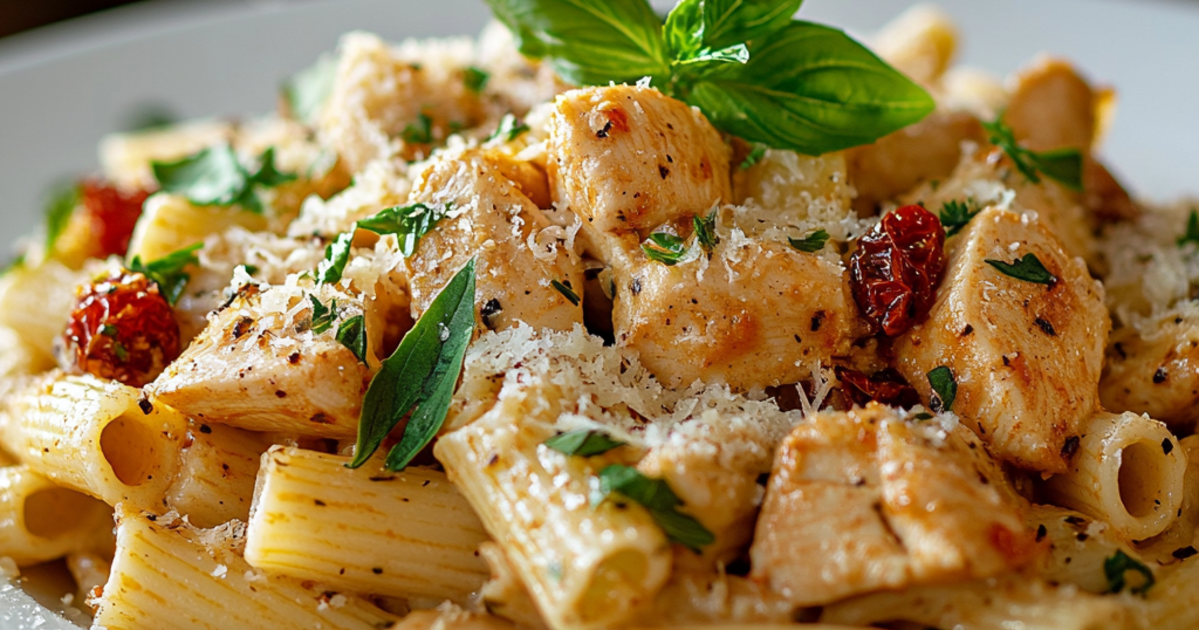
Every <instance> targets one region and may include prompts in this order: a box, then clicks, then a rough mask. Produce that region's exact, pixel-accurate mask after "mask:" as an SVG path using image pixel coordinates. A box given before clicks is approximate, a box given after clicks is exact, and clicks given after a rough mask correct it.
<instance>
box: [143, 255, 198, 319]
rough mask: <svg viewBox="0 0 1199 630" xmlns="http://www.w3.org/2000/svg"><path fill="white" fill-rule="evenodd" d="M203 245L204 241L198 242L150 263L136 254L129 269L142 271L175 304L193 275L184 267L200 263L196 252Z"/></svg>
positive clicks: (171, 303)
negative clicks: (143, 260)
mask: <svg viewBox="0 0 1199 630" xmlns="http://www.w3.org/2000/svg"><path fill="white" fill-rule="evenodd" d="M203 247H204V245H203V244H202V243H196V244H195V245H192V246H191V247H186V248H184V249H181V250H179V251H176V252H171V253H170V254H167V255H166V256H163V257H162V258H159V259H157V260H152V261H150V262H148V263H147V262H142V257H141V256H134V257H133V260H131V261H130V262H129V271H133V272H135V273H140V274H142V275H144V276H146V277H147V278H149V279H150V280H151V281H153V282H154V283H155V284H157V285H158V290H159V292H161V293H162V296H163V297H164V298H166V300H167V302H168V303H169V304H170V305H171V306H174V305H175V303H176V302H178V301H179V296H181V295H183V289H185V288H186V287H187V283H188V281H190V280H191V275H189V274H188V273H187V272H185V271H184V269H186V268H187V267H188V265H198V264H200V259H199V257H197V256H196V252H198V251H200V249H201V248H203Z"/></svg>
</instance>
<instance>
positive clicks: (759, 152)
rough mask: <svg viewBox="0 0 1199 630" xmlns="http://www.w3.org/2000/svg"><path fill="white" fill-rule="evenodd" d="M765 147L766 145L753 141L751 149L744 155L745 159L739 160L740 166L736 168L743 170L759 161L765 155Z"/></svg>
mask: <svg viewBox="0 0 1199 630" xmlns="http://www.w3.org/2000/svg"><path fill="white" fill-rule="evenodd" d="M766 149H767V147H766V145H764V144H761V143H755V144H754V148H753V150H752V151H750V152H749V155H747V156H745V159H744V160H742V161H741V166H740V167H738V168H740V169H741V170H743V171H744V170H745V169H747V168H749V167H751V166H753V165H754V164H757V163H758V162H760V161H761V160H762V158H763V157H764V156H765V155H766Z"/></svg>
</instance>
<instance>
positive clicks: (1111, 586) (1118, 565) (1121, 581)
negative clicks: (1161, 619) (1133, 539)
mask: <svg viewBox="0 0 1199 630" xmlns="http://www.w3.org/2000/svg"><path fill="white" fill-rule="evenodd" d="M1129 571H1135V572H1137V573H1140V574H1141V576H1143V577H1144V578H1145V580H1144V583H1143V584H1141V585H1140V586H1134V587H1132V588H1130V589H1128V592H1130V593H1132V594H1133V595H1141V596H1144V595H1145V593H1146V592H1147V591H1148V590H1149V589H1150V588H1151V587H1152V586H1153V584H1154V583H1155V582H1156V581H1157V580H1156V579H1155V578H1154V577H1153V571H1150V570H1149V567H1147V566H1145V565H1144V564H1141V563H1140V562H1138V561H1136V560H1134V559H1133V558H1132V557H1130V556H1129V555H1128V554H1126V553H1124V552H1123V551H1116V554H1115V555H1113V556H1112V557H1110V558H1107V559H1105V560H1104V561H1103V574H1104V575H1105V576H1107V592H1109V593H1119V592H1120V591H1123V590H1124V588H1125V587H1126V586H1127V585H1128V583H1127V581H1126V580H1125V574H1126V573H1128V572H1129Z"/></svg>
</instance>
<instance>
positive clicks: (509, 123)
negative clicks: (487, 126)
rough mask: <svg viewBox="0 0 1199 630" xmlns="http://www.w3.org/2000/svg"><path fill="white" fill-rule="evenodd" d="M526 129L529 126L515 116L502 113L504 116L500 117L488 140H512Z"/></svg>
mask: <svg viewBox="0 0 1199 630" xmlns="http://www.w3.org/2000/svg"><path fill="white" fill-rule="evenodd" d="M528 130H529V126H528V125H526V124H524V123H523V122H521V121H519V120H517V119H516V116H513V115H512V114H504V117H503V118H501V119H500V124H499V126H498V127H496V128H495V132H494V133H492V134H491V137H490V138H488V140H495V139H496V138H502V139H503V140H504V142H512V141H513V140H515V139H517V138H519V137H520V136H521V134H523V133H525V132H526V131H528Z"/></svg>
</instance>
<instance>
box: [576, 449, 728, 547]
mask: <svg viewBox="0 0 1199 630" xmlns="http://www.w3.org/2000/svg"><path fill="white" fill-rule="evenodd" d="M599 482H600V483H599V494H598V495H597V496H595V497H592V503H593V504H598V503H600V502H602V501H603V500H604V499H605V498H606V497H607V496H608V495H609V494H611V493H613V492H615V493H617V494H620V495H622V496H624V497H625V498H627V499H629V500H631V501H635V502H636V503H639V504H641V505H642V506H644V507H645V509H647V510H649V514H650V516H651V517H653V519H654V522H655V523H657V524H658V527H661V528H662V531H663V532H664V533H665V534H666V538H667V539H669V540H670V541H671V542H675V543H678V544H680V545H683V546H684V547H686V548H688V549H690V550H691V551H694V552H695V553H700V550H701V548H702V547H704V546H705V545H710V544H712V543H713V542H715V541H716V537H715V536H713V535H712V532H710V531H708V529H707V528H706V527H704V526H703V524H702V523H700V522H699V521H698V520H696V519H695V517H693V516H691V515H689V514H684V513H682V512H679V511H678V508H679V506H681V505H683V502H682V501H681V500H680V499H679V497H678V495H676V494H675V493H674V491H673V490H671V489H670V485H669V484H667V483H666V482H665V481H663V480H661V479H650V478H649V477H646V476H645V475H642V474H641V473H640V472H638V471H637V469H636V468H633V467H631V466H622V465H620V464H613V465H611V466H608V467H606V468H604V469H603V470H601V471H600V473H599ZM596 499H598V501H597V500H596Z"/></svg>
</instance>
